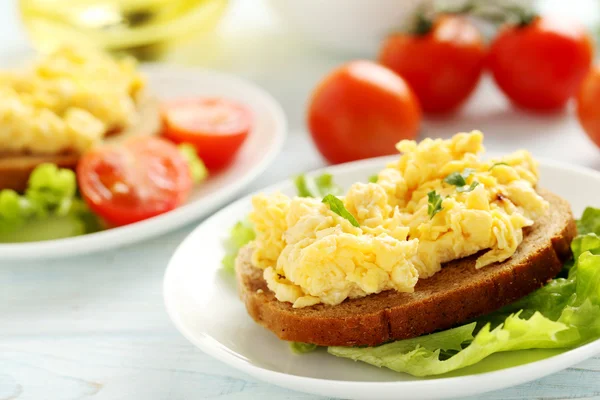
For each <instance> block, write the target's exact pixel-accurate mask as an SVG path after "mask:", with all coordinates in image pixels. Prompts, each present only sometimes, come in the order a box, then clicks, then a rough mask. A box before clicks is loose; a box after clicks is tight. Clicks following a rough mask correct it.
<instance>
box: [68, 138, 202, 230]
mask: <svg viewBox="0 0 600 400" xmlns="http://www.w3.org/2000/svg"><path fill="white" fill-rule="evenodd" d="M77 181H78V184H79V189H80V191H81V195H82V196H83V198H84V199H85V201H86V203H87V204H88V205H89V206H90V208H91V209H92V210H93V211H94V212H95V213H97V214H98V215H99V216H101V217H102V218H104V219H105V220H106V221H107V222H108V223H109V224H111V225H115V226H119V225H126V224H130V223H133V222H137V221H141V220H144V219H147V218H150V217H153V216H155V215H159V214H162V213H165V212H167V211H170V210H172V209H174V208H176V207H177V206H179V205H180V204H182V203H183V202H185V200H186V199H187V197H188V195H189V193H190V190H191V189H192V176H191V173H190V169H189V166H188V164H187V163H186V161H185V159H184V158H183V156H182V155H181V153H180V152H179V150H178V149H177V146H175V145H174V144H173V143H171V142H168V141H166V140H163V139H158V138H152V137H138V138H132V139H128V140H126V141H124V142H123V143H122V144H120V145H118V146H116V145H114V146H110V145H106V146H99V147H97V148H94V149H92V150H90V151H89V152H87V153H85V154H84V155H83V157H82V158H81V159H80V160H79V164H78V166H77Z"/></svg>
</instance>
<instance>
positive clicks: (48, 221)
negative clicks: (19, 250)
mask: <svg viewBox="0 0 600 400" xmlns="http://www.w3.org/2000/svg"><path fill="white" fill-rule="evenodd" d="M100 229H102V226H101V222H100V221H99V220H98V218H97V217H96V216H95V215H94V214H93V213H92V212H91V211H90V210H89V208H88V207H87V205H86V204H85V203H84V202H83V200H81V199H80V198H79V197H77V181H76V178H75V173H74V172H73V171H71V170H69V169H61V168H58V167H57V166H56V165H54V164H41V165H39V166H38V167H36V169H35V170H33V172H32V173H31V176H30V177H29V182H28V187H27V190H26V191H25V194H23V195H20V194H18V193H16V192H15V191H13V190H9V189H4V190H2V191H0V242H31V241H39V240H50V239H60V238H64V237H70V236H78V235H83V234H85V233H91V232H95V231H97V230H100Z"/></svg>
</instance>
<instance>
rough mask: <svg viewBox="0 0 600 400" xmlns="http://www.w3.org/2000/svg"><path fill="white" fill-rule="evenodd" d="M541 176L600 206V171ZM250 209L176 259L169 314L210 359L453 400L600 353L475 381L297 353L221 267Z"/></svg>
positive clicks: (311, 380) (380, 394)
mask: <svg viewBox="0 0 600 400" xmlns="http://www.w3.org/2000/svg"><path fill="white" fill-rule="evenodd" d="M392 159H394V158H392ZM386 160H387V161H389V160H390V158H380V159H372V160H366V161H360V162H355V163H350V164H344V165H339V166H335V167H330V168H328V169H327V171H328V172H331V173H332V174H333V175H334V177H335V180H336V182H338V183H339V184H341V185H343V186H345V187H348V186H349V185H350V184H351V183H353V182H355V181H366V180H367V178H368V177H369V176H370V175H372V174H373V173H375V172H377V171H379V170H380V169H381V168H382V167H383V166H384V165H385V163H386ZM540 170H541V180H540V185H541V186H543V187H545V188H547V189H549V190H551V191H553V192H555V193H557V194H559V195H561V196H563V197H564V198H566V199H567V200H569V201H570V202H571V205H572V208H573V212H574V213H575V215H581V213H582V211H583V209H584V208H585V207H586V206H587V205H594V204H595V205H599V200H597V199H600V173H598V172H595V171H592V170H588V169H585V168H581V167H574V166H570V165H567V164H560V163H556V162H553V161H542V163H541V167H540ZM317 173H318V172H317ZM274 190H281V191H282V192H283V193H286V194H289V195H293V194H295V189H294V187H293V184H292V183H291V182H289V181H288V182H284V183H281V184H278V185H275V186H272V187H269V188H267V189H265V190H264V191H265V192H271V191H274ZM249 209H250V200H249V197H245V198H243V199H241V200H239V201H237V202H235V203H234V204H232V205H230V206H228V207H227V208H225V209H223V210H221V211H220V212H218V213H217V214H215V215H213V216H212V217H211V218H209V219H208V220H206V221H205V222H204V223H202V224H201V225H200V226H199V227H198V228H197V229H196V230H194V231H193V232H192V233H191V234H190V235H189V236H188V238H187V239H186V240H185V241H184V242H183V243H182V244H181V245H180V246H179V248H178V249H177V251H176V252H175V254H174V256H173V258H172V259H171V262H170V263H169V266H168V268H167V271H166V274H165V280H164V288H163V289H164V298H165V305H166V309H167V312H168V314H169V316H170V317H171V319H172V320H173V322H174V324H175V326H176V327H177V329H179V331H180V332H181V333H182V334H183V335H184V336H185V337H186V338H187V339H188V340H190V341H191V342H192V343H194V344H195V345H196V346H198V347H199V348H200V349H202V350H203V351H204V352H206V353H207V354H209V355H211V356H213V357H215V358H217V359H218V360H220V361H222V362H224V363H227V364H229V365H230V366H232V367H233V368H237V369H239V370H241V371H243V372H245V373H248V374H249V375H252V376H254V377H256V378H258V379H261V380H264V381H267V382H270V383H273V384H275V385H279V386H283V387H286V388H290V389H294V390H298V391H304V392H309V393H314V394H319V395H323V396H332V397H341V398H347V399H428V398H442V397H446V398H450V397H462V396H468V395H474V394H478V393H483V392H486V391H491V390H495V389H500V388H504V387H508V386H513V385H518V384H520V383H524V382H527V381H531V380H534V379H537V378H541V377H543V376H545V375H548V374H551V373H554V372H556V371H559V370H561V369H564V368H567V367H569V366H571V365H574V364H576V363H578V362H580V361H583V360H585V359H587V358H590V357H592V356H593V355H595V354H596V353H600V340H598V341H595V342H593V343H590V344H588V345H586V346H582V347H579V348H577V349H574V350H571V351H568V352H563V353H560V352H559V351H541V350H540V351H534V350H531V351H529V352H528V353H527V356H528V357H530V359H531V360H532V361H533V360H538V361H535V362H531V363H529V364H524V365H518V366H514V367H510V368H504V369H500V370H494V368H497V367H494V363H493V361H495V362H496V363H497V362H498V360H500V361H501V362H502V366H506V365H510V364H511V362H512V363H513V365H514V361H512V360H511V354H510V353H504V354H497V355H494V356H492V357H490V358H489V359H486V360H484V361H483V362H482V363H479V364H477V365H475V366H472V367H468V368H469V369H468V370H466V369H465V370H462V373H463V374H465V373H467V372H468V373H470V375H461V376H452V377H448V376H446V377H437V378H429V379H422V378H421V379H419V378H415V377H412V376H409V375H407V374H399V373H395V372H392V371H390V370H387V369H378V368H375V367H373V366H370V365H367V364H363V363H355V362H352V361H350V360H347V359H341V358H336V357H334V356H331V355H329V354H327V353H326V352H325V351H317V352H315V353H310V354H307V355H303V356H298V355H294V354H292V353H291V351H289V348H288V345H287V343H285V342H283V341H280V340H279V339H277V338H276V337H275V335H273V334H272V333H271V332H269V331H267V330H266V329H263V328H262V327H260V326H259V325H257V324H256V323H254V321H252V319H251V318H250V317H249V316H248V314H247V313H246V310H245V307H244V305H243V304H242V302H241V301H240V300H239V298H238V295H237V292H236V288H235V281H234V278H233V277H232V276H230V275H229V274H227V273H224V272H223V271H221V269H220V266H221V263H220V261H221V258H222V257H223V254H224V251H223V248H222V240H223V238H224V237H226V235H227V234H228V230H229V228H230V227H231V226H232V225H233V224H234V223H235V222H236V221H238V220H239V219H241V218H243V217H244V216H245V215H246V214H247V213H248V211H249ZM513 359H514V358H513ZM490 370H492V372H485V371H490ZM454 375H457V374H454Z"/></svg>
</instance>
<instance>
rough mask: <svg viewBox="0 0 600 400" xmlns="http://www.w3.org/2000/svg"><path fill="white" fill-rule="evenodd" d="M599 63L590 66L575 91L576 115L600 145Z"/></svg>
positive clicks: (584, 128)
mask: <svg viewBox="0 0 600 400" xmlns="http://www.w3.org/2000/svg"><path fill="white" fill-rule="evenodd" d="M599 110H600V65H597V66H596V67H594V68H592V70H591V71H590V72H589V74H588V75H587V77H586V78H585V79H584V80H583V83H582V84H581V87H580V89H579V93H577V116H578V117H579V122H580V123H581V126H582V127H583V130H584V131H585V132H586V133H587V134H588V136H589V137H590V138H591V139H592V140H593V141H594V143H596V145H597V146H598V147H600V112H599Z"/></svg>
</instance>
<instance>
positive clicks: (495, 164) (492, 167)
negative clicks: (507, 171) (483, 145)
mask: <svg viewBox="0 0 600 400" xmlns="http://www.w3.org/2000/svg"><path fill="white" fill-rule="evenodd" d="M498 165H507V166H508V164H507V163H505V162H497V163H494V165H492V166H491V167H490V169H488V171H491V170H492V169H494V167H497V166H498Z"/></svg>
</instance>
